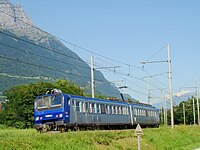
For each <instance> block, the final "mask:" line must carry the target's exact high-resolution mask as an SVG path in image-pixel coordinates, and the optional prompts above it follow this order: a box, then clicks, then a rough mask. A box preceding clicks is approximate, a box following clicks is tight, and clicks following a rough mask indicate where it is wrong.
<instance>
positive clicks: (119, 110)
mask: <svg viewBox="0 0 200 150" xmlns="http://www.w3.org/2000/svg"><path fill="white" fill-rule="evenodd" d="M118 108H119V109H118V114H120V115H121V114H122V111H121V106H119V107H118Z"/></svg>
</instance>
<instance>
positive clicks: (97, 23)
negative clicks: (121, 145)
mask: <svg viewBox="0 0 200 150" xmlns="http://www.w3.org/2000/svg"><path fill="white" fill-rule="evenodd" d="M10 2H11V3H12V4H16V3H17V2H18V3H19V4H20V5H21V6H22V8H23V10H24V11H25V13H26V14H27V15H28V16H29V17H30V18H31V20H32V22H33V23H34V24H35V25H36V26H37V27H39V28H41V29H43V30H45V31H47V32H49V33H51V34H53V35H55V36H56V37H59V38H62V39H64V40H66V41H69V42H71V43H73V44H75V45H78V46H81V47H83V48H85V49H87V50H89V51H92V52H94V53H97V54H100V55H102V56H105V57H107V58H105V57H101V56H98V55H94V61H95V63H97V64H99V65H101V66H107V67H114V66H115V67H116V66H119V67H117V68H115V71H116V72H120V73H123V74H126V75H127V76H122V75H119V74H117V73H116V72H114V69H113V68H110V69H109V70H107V69H106V70H100V71H102V73H104V75H105V77H106V78H107V79H108V80H109V81H112V82H113V83H115V84H116V86H123V85H127V86H128V88H127V89H123V90H122V92H124V93H129V94H130V95H131V96H132V97H134V98H136V99H138V100H140V101H142V102H147V96H148V89H150V91H151V97H152V98H151V101H152V103H157V102H159V101H161V97H162V94H161V91H160V90H159V89H164V92H165V95H168V92H169V89H168V87H169V86H168V85H169V83H168V75H167V72H168V64H167V63H152V64H145V65H144V66H143V65H142V64H141V62H142V61H157V60H161V61H163V60H164V61H166V60H167V48H166V45H167V44H170V49H171V61H172V64H171V65H172V86H173V93H177V92H180V89H182V90H185V91H192V92H194V91H195V89H194V88H191V89H184V87H186V86H187V87H188V86H190V87H194V86H195V77H196V76H197V78H199V80H200V69H199V66H200V62H199V61H198V59H199V54H200V19H199V18H200V9H199V6H200V1H199V0H185V1H183V0H167V1H166V0H165V1H164V0H151V1H150V0H109V1H108V0H71V1H70V0H59V1H58V0H57V1H55V0H34V1H33V0H32V1H27V0H10ZM65 44H66V43H65ZM66 46H68V45H67V44H66ZM163 47H164V48H163ZM69 48H71V49H72V50H73V51H74V52H76V53H77V54H78V55H79V56H80V57H82V58H83V59H84V60H89V59H90V55H91V53H89V52H86V51H84V50H82V49H80V48H77V47H76V46H71V45H69ZM157 52H159V53H157ZM154 54H157V55H155V56H154ZM152 56H154V57H152ZM111 59H114V60H116V61H120V62H123V63H125V64H128V65H125V64H122V63H119V62H116V61H112V60H111ZM129 65H130V66H132V67H129ZM135 66H136V67H135ZM142 68H143V69H142ZM146 71H148V73H149V74H150V75H151V76H154V75H158V76H154V77H150V78H149V82H150V86H149V85H148V80H147V78H144V77H147V76H149V74H146ZM128 74H130V75H129V76H128ZM159 74H160V75H159ZM121 80H123V81H121ZM143 80H145V81H143ZM185 91H184V92H185ZM184 92H183V93H184ZM183 99H184V98H183Z"/></svg>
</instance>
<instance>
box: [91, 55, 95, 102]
mask: <svg viewBox="0 0 200 150" xmlns="http://www.w3.org/2000/svg"><path fill="white" fill-rule="evenodd" d="M91 90H92V98H94V58H93V56H92V55H91Z"/></svg>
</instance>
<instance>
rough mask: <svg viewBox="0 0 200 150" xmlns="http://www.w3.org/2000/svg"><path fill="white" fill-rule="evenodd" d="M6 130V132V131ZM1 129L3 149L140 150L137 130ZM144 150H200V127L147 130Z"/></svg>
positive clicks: (143, 140) (0, 140) (0, 143)
mask: <svg viewBox="0 0 200 150" xmlns="http://www.w3.org/2000/svg"><path fill="white" fill-rule="evenodd" d="M2 128H3V129H2ZM2 128H0V149H2V150H20V149H21V150H24V149H28V150H29V149H41V150H43V149H48V150H62V149H66V150H70V149H73V150H88V149H94V150H96V149H97V150H101V149H108V150H115V149H116V150H117V149H119V150H121V149H124V150H136V149H137V138H136V137H135V136H134V130H117V131H116V130H115V131H111V130H109V131H105V130H96V131H78V132H66V133H56V134H53V133H42V134H40V133H38V132H37V131H36V130H34V129H27V130H17V129H5V128H4V127H3V126H2ZM143 132H144V135H143V137H142V139H141V149H142V150H191V149H194V148H197V147H200V127H198V126H175V129H171V128H169V127H168V128H164V127H160V128H156V129H143Z"/></svg>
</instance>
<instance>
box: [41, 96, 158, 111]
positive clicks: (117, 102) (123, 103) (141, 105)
mask: <svg viewBox="0 0 200 150" xmlns="http://www.w3.org/2000/svg"><path fill="white" fill-rule="evenodd" d="M61 94H62V95H64V96H65V97H69V98H80V99H85V100H88V101H91V102H100V103H108V104H115V105H116V104H117V105H127V104H129V105H132V106H137V107H140V108H151V109H157V108H156V107H154V106H152V105H149V104H145V103H140V102H136V103H128V102H126V101H116V100H109V99H108V100H107V99H100V98H90V97H84V96H77V95H72V94H64V93H61ZM53 95H54V94H44V95H41V96H38V97H37V98H40V97H42V96H53Z"/></svg>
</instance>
